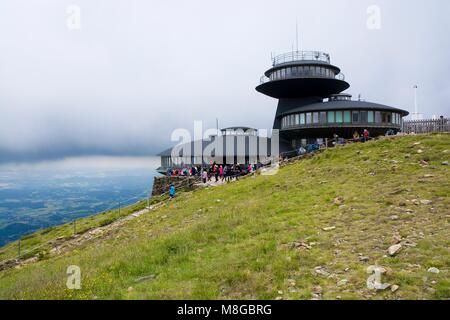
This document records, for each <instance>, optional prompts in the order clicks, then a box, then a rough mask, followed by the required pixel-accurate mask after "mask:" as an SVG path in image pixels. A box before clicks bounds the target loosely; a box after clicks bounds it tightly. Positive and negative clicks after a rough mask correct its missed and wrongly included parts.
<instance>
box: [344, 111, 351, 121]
mask: <svg viewBox="0 0 450 320" xmlns="http://www.w3.org/2000/svg"><path fill="white" fill-rule="evenodd" d="M344 122H346V123H351V122H352V116H351V112H350V111H344Z"/></svg>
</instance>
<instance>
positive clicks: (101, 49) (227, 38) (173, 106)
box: [0, 0, 450, 162]
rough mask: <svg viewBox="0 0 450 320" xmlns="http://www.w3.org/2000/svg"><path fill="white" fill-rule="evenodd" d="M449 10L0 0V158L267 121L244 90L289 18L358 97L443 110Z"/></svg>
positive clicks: (112, 150)
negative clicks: (198, 125) (197, 126)
mask: <svg viewBox="0 0 450 320" xmlns="http://www.w3.org/2000/svg"><path fill="white" fill-rule="evenodd" d="M71 5H75V6H77V7H78V8H79V9H80V10H81V11H80V20H79V21H80V22H81V24H80V25H79V26H80V27H81V28H80V29H77V28H78V25H77V23H76V22H77V21H78V20H77V19H76V18H77V14H76V11H73V9H70V8H73V7H70V6H71ZM371 5H376V6H378V8H379V9H380V14H381V15H380V17H381V20H379V22H380V28H379V29H377V28H375V29H374V28H373V26H374V25H375V26H376V25H377V23H378V20H377V21H375V22H376V23H375V24H374V22H373V21H374V20H371V18H374V17H375V16H374V15H373V14H368V13H367V9H368V7H369V6H371ZM77 7H75V8H77ZM68 8H69V11H68ZM371 12H373V11H371ZM449 12H450V2H449V1H448V0H434V1H411V0H386V1H384V0H383V1H380V0H375V1H373V0H372V1H365V0H344V1H336V0H328V1H325V0H321V1H318V0H316V1H300V0H293V1H286V0H281V1H278V0H277V1H262V0H252V1H244V0H239V1H235V0H227V1H211V0H202V1H197V0H191V1H181V0H177V1H175V0H168V1H155V0H132V1H131V0H73V1H64V0H33V1H30V0H2V1H0V162H6V161H24V160H37V159H54V158H61V157H67V156H77V155H142V154H155V153H157V152H158V151H161V149H165V148H167V147H168V146H170V145H171V142H170V134H171V132H172V130H174V129H176V128H180V127H181V128H187V129H192V128H193V121H194V120H203V121H205V125H207V126H211V127H214V126H215V119H216V117H217V118H219V124H220V126H221V127H225V126H231V125H247V126H251V127H256V128H271V126H272V124H273V117H274V114H275V110H276V100H274V99H271V98H269V97H265V96H263V95H261V94H259V93H257V92H256V91H255V86H256V85H258V84H259V79H260V76H261V75H262V73H263V72H264V71H265V70H266V69H267V68H269V67H270V63H271V61H270V54H271V52H273V53H274V54H279V53H283V52H286V51H291V50H292V46H293V44H294V43H295V24H296V19H297V20H298V24H299V31H300V49H301V50H321V51H324V52H328V53H330V54H331V59H332V63H333V64H336V65H338V66H339V67H341V69H342V71H343V73H344V74H345V75H346V80H347V81H348V82H349V83H350V84H351V87H350V89H349V90H348V92H349V93H351V94H353V95H354V96H355V98H356V97H357V95H358V94H362V97H363V98H364V99H366V100H369V101H373V102H378V103H383V104H388V105H392V106H395V107H399V108H403V109H407V110H410V111H411V110H412V109H413V89H412V87H413V85H415V84H417V85H419V107H420V111H421V112H423V113H425V115H426V116H432V115H438V116H439V115H441V114H443V115H445V116H449V115H450V114H449V113H450V112H449V109H450V108H449V106H450V104H449V101H450V77H449V75H448V73H449V70H450V59H449V57H450V41H449V40H448V39H449V38H448V37H449V36H448V34H449V31H450V22H449V21H450V19H448V17H447V15H448V13H449ZM375 15H376V14H375ZM375 18H376V17H375ZM368 19H369V22H370V23H369V25H370V26H372V28H368V26H367V22H368Z"/></svg>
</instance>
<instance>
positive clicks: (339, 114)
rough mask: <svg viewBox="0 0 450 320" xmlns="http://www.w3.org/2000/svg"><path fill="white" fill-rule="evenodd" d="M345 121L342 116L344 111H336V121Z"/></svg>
mask: <svg viewBox="0 0 450 320" xmlns="http://www.w3.org/2000/svg"><path fill="white" fill-rule="evenodd" d="M343 121H344V119H343V116H342V111H336V122H337V123H342V122H343Z"/></svg>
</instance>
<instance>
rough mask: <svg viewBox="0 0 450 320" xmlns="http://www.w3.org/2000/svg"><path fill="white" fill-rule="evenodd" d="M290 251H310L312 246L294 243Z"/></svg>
mask: <svg viewBox="0 0 450 320" xmlns="http://www.w3.org/2000/svg"><path fill="white" fill-rule="evenodd" d="M291 248H292V249H299V250H311V249H312V246H311V245H309V244H307V243H305V242H294V243H293V244H292V246H291Z"/></svg>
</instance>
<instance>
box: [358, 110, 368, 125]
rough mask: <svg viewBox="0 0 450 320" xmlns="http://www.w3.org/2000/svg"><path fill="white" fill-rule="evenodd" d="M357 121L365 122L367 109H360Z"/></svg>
mask: <svg viewBox="0 0 450 320" xmlns="http://www.w3.org/2000/svg"><path fill="white" fill-rule="evenodd" d="M359 121H360V122H361V123H367V111H361V112H360V113H359Z"/></svg>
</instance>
